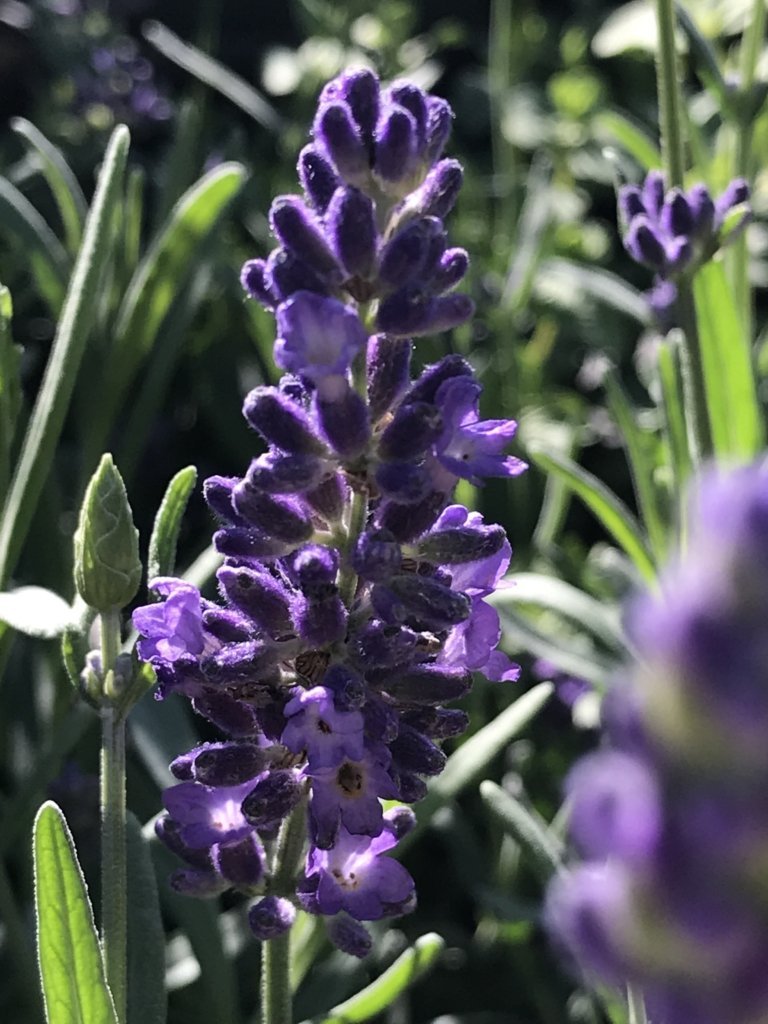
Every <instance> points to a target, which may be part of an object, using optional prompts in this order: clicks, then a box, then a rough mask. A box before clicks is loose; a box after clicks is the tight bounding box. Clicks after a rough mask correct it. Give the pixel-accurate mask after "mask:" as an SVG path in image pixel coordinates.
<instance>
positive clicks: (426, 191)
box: [409, 160, 464, 220]
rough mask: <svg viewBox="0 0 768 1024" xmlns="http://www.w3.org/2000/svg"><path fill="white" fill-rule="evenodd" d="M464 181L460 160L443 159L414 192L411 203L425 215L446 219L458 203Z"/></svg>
mask: <svg viewBox="0 0 768 1024" xmlns="http://www.w3.org/2000/svg"><path fill="white" fill-rule="evenodd" d="M463 181H464V171H463V169H462V166H461V164H460V163H459V162H458V160H441V161H440V163H438V164H435V166H434V167H433V168H432V170H431V171H430V172H429V174H428V175H427V176H426V178H425V179H424V183H423V184H422V185H421V187H420V188H419V189H418V190H417V191H416V192H415V193H414V194H413V197H412V199H410V200H409V205H411V203H413V204H414V205H415V208H416V209H417V210H418V211H419V213H420V214H422V216H424V217H439V218H440V220H444V219H445V218H446V217H447V216H448V214H449V213H450V212H451V210H452V209H453V207H454V205H455V204H456V200H457V199H458V197H459V192H460V191H461V185H462V182H463Z"/></svg>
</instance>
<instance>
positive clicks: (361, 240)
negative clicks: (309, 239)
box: [326, 186, 378, 278]
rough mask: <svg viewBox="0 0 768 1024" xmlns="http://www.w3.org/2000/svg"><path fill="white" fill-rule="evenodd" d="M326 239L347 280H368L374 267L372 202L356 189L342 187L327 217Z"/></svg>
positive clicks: (374, 217)
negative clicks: (329, 242) (356, 278)
mask: <svg viewBox="0 0 768 1024" xmlns="http://www.w3.org/2000/svg"><path fill="white" fill-rule="evenodd" d="M326 225H327V231H328V236H329V238H330V239H331V242H332V244H333V249H334V252H335V253H336V257H337V259H338V261H339V263H340V264H341V265H342V267H343V268H344V270H345V271H346V272H347V275H348V276H349V277H352V278H355V277H362V278H370V277H372V276H373V272H374V266H375V263H376V241H377V236H378V232H377V230H376V216H375V210H374V206H373V202H372V201H371V200H370V199H369V198H368V196H366V195H364V194H363V193H362V192H361V191H360V190H359V189H356V188H348V187H344V186H342V187H341V188H338V189H337V190H336V192H335V193H334V195H333V199H332V200H331V204H330V206H329V207H328V213H327V214H326Z"/></svg>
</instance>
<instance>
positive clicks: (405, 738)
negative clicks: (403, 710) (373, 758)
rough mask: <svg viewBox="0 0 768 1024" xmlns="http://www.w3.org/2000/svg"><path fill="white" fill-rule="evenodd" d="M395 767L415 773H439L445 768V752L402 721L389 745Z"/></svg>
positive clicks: (429, 774)
mask: <svg viewBox="0 0 768 1024" xmlns="http://www.w3.org/2000/svg"><path fill="white" fill-rule="evenodd" d="M389 749H390V750H391V751H392V758H393V761H394V764H395V767H396V768H397V769H398V770H399V769H401V768H403V769H405V770H406V771H409V772H415V773H416V774H417V775H428V776H431V775H439V774H440V772H441V771H442V770H443V768H445V762H446V760H447V758H446V756H445V754H444V753H443V752H442V750H441V749H440V748H439V747H436V746H435V744H434V743H432V742H431V740H429V739H427V737H426V736H424V735H423V733H420V732H418V731H417V730H416V729H414V728H413V727H412V726H409V725H406V724H405V723H403V724H402V725H401V726H400V732H399V733H398V735H397V739H395V740H393V741H392V743H390V745H389Z"/></svg>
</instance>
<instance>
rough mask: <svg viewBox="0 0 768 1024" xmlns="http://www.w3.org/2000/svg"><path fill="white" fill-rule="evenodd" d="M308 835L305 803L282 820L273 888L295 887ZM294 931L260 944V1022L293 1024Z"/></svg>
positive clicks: (280, 891) (273, 873)
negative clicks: (292, 957) (292, 944)
mask: <svg viewBox="0 0 768 1024" xmlns="http://www.w3.org/2000/svg"><path fill="white" fill-rule="evenodd" d="M306 836H307V809H306V802H305V801H302V803H300V804H299V806H298V807H297V808H296V809H295V810H294V811H293V813H292V814H291V815H290V817H289V818H288V819H287V820H286V821H285V822H283V825H282V828H281V829H280V834H279V835H278V837H277V846H276V849H275V859H274V864H273V867H272V884H271V888H272V889H273V890H274V891H275V892H277V893H284V892H286V891H288V890H290V889H293V888H294V886H295V883H296V872H297V870H298V866H299V862H300V860H301V855H302V853H303V851H304V843H305V840H306ZM292 1021H293V1006H292V995H291V932H290V929H289V930H288V931H287V932H285V933H284V934H283V935H280V936H278V938H276V939H270V940H269V941H268V942H263V943H262V944H261V1024H292Z"/></svg>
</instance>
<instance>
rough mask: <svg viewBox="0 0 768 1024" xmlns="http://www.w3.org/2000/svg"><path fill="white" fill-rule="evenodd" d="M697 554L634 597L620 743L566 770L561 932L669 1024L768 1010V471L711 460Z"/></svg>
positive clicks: (559, 937) (755, 1015)
mask: <svg viewBox="0 0 768 1024" xmlns="http://www.w3.org/2000/svg"><path fill="white" fill-rule="evenodd" d="M689 523H690V534H689V540H688V547H687V549H686V552H685V554H684V555H683V556H682V557H680V558H679V559H678V560H677V561H676V562H675V563H673V564H671V565H670V566H669V567H668V568H667V569H666V571H665V572H664V574H663V577H662V581H661V582H662V585H661V587H660V588H659V591H658V593H657V594H654V595H646V596H644V597H642V598H640V599H639V600H638V601H636V603H635V604H634V606H633V607H632V608H631V609H630V618H629V624H630V632H631V635H632V640H633V643H634V646H635V647H636V649H637V652H638V661H637V663H636V665H635V666H634V667H633V668H632V669H631V670H630V671H629V672H628V673H627V678H625V679H623V680H622V681H621V682H617V683H616V684H615V685H614V688H613V689H612V690H611V691H609V694H608V695H607V697H606V700H605V702H604V727H605V729H606V732H607V735H608V738H609V740H610V742H611V746H610V747H608V748H604V749H602V750H600V751H599V752H597V753H594V754H590V755H589V756H587V757H586V758H584V759H583V760H582V761H580V762H579V763H578V764H577V765H576V766H575V768H574V769H573V770H572V771H571V774H570V776H569V778H568V781H567V783H566V788H567V791H568V797H569V803H570V807H571V834H572V837H573V839H574V841H575V843H576V845H577V847H578V849H579V850H580V852H581V853H582V855H583V856H584V857H585V858H586V861H585V863H584V864H582V865H580V866H578V867H576V868H575V869H574V870H572V871H570V872H566V873H564V874H562V875H561V876H560V877H558V878H557V880H556V881H555V882H554V883H553V884H552V886H551V888H550V890H549V893H548V897H547V911H546V918H547V920H548V923H549V927H550V931H551V932H552V934H553V937H554V939H555V941H556V942H557V943H558V944H559V945H560V946H561V947H562V948H563V949H564V951H565V952H566V953H567V955H568V956H569V957H570V958H571V959H573V960H575V961H576V963H577V964H578V965H579V966H580V967H581V968H582V969H584V970H586V971H587V972H589V973H590V974H591V975H593V976H595V977H596V979H597V980H599V981H601V982H603V983H606V984H609V985H617V986H620V987H623V986H624V985H625V984H626V983H627V982H631V983H633V984H634V985H636V986H637V987H638V988H639V989H640V990H642V992H643V994H644V997H645V1001H646V1004H647V1007H648V1014H649V1019H651V1020H653V1021H654V1022H656V1024H682V1022H683V1021H695V1022H696V1024H716V1022H722V1021H728V1024H756V1022H757V1021H762V1020H765V1019H768V984H766V980H765V971H764V967H763V966H762V965H764V964H765V960H766V956H767V955H768V928H766V905H767V904H766V894H765V884H764V875H763V867H762V865H763V864H764V863H765V857H766V851H767V850H768V801H767V800H766V796H765V794H766V792H768V754H766V746H765V735H766V730H768V691H766V686H765V678H766V676H765V666H766V664H767V661H766V652H767V651H768V646H767V645H766V632H765V621H766V615H768V584H766V574H765V572H763V571H761V570H762V568H763V567H764V566H765V565H768V473H766V470H765V466H764V465H754V466H749V467H746V468H742V469H739V470H736V471H731V472H727V473H725V472H718V471H715V470H711V471H710V472H709V473H708V474H706V475H705V476H704V477H703V478H702V479H701V480H700V481H699V485H698V490H697V494H696V497H695V500H694V503H693V509H692V514H691V516H690V519H689Z"/></svg>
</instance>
